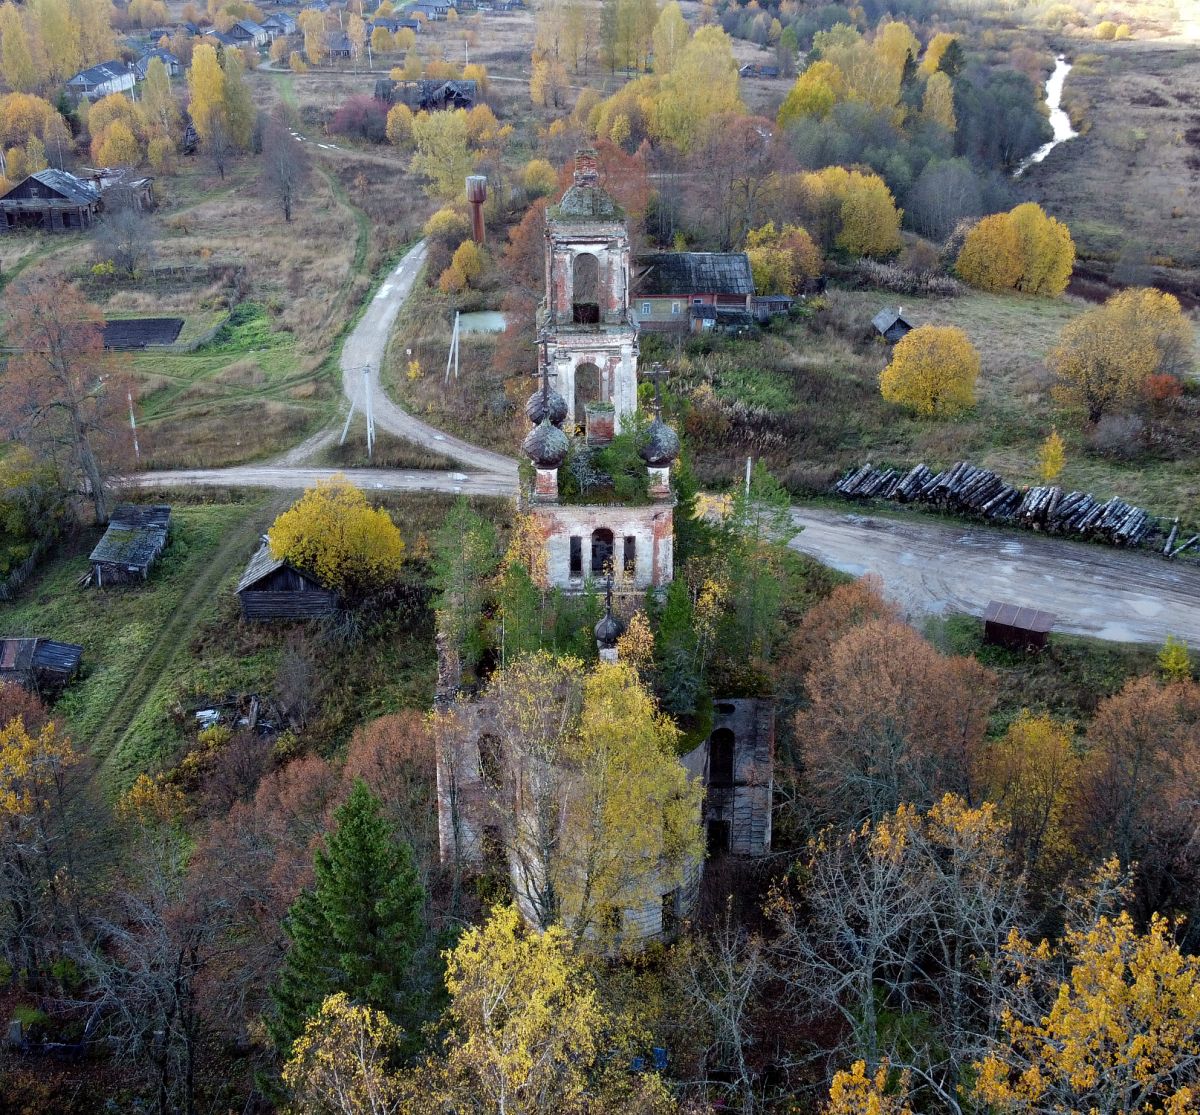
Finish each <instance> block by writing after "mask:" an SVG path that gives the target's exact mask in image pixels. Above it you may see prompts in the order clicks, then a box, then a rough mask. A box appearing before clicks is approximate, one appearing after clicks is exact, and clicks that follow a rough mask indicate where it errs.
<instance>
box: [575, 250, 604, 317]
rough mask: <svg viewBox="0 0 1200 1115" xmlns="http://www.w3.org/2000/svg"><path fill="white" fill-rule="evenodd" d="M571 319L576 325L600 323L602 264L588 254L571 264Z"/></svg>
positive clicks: (579, 256) (576, 258)
mask: <svg viewBox="0 0 1200 1115" xmlns="http://www.w3.org/2000/svg"><path fill="white" fill-rule="evenodd" d="M571 319H572V320H573V321H574V322H575V324H576V325H597V324H599V321H600V264H599V261H598V260H597V259H596V257H595V256H594V255H589V254H588V253H586V252H582V253H580V254H579V255H577V256H576V257H575V260H574V262H573V263H572V264H571Z"/></svg>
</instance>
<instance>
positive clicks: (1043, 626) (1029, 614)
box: [983, 600, 1058, 635]
mask: <svg viewBox="0 0 1200 1115" xmlns="http://www.w3.org/2000/svg"><path fill="white" fill-rule="evenodd" d="M983 618H984V622H986V623H998V624H999V625H1000V626H1001V627H1014V628H1016V629H1017V630H1018V631H1029V632H1033V633H1035V634H1038V635H1045V634H1047V633H1048V632H1049V631H1050V629H1051V628H1053V626H1054V622H1055V620H1056V619H1057V618H1058V617H1057V616H1055V615H1054V614H1053V613H1052V612H1043V611H1042V610H1041V609H1040V608H1030V607H1027V606H1025V605H1023V604H1006V603H1003V602H1002V601H1000V600H989V601H988V606H987V608H986V609H985V610H984V613H983Z"/></svg>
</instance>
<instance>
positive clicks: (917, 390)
mask: <svg viewBox="0 0 1200 1115" xmlns="http://www.w3.org/2000/svg"><path fill="white" fill-rule="evenodd" d="M978 378H979V353H978V352H976V351H975V346H974V345H972V344H971V342H970V341H969V340H968V339H967V335H966V333H964V332H963V331H962V330H961V329H958V328H955V327H954V326H952V325H921V326H918V327H917V328H916V329H914V330H913V331H912V332H911V333H909V334H908V335H907V336H905V337H904V338H903V339H902V340H901V341H900V343H899V344H897V345H896V348H895V351H894V352H893V355H892V362H891V363H890V364H889V365H888V366H887V367H886V368H884V369H883V372H882V373H881V374H880V376H879V389H880V391H881V392H882V394H883V397H884V398H885V399H887V400H888V401H889V402H892V403H899V404H901V405H902V406H906V407H908V408H909V409H910V410H913V411H916V413H917V414H921V415H926V416H930V417H934V416H936V417H953V416H954V415H956V414H959V413H961V412H962V411H964V410H966V409H967V408H968V407H969V406H971V405H972V404H973V403H974V402H975V381H976V380H977V379H978Z"/></svg>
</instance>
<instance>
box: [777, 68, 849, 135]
mask: <svg viewBox="0 0 1200 1115" xmlns="http://www.w3.org/2000/svg"><path fill="white" fill-rule="evenodd" d="M845 90H846V79H845V76H844V75H843V74H842V71H841V70H839V69H838V68H837V67H836V66H835V65H834V64H833V63H832V62H829V61H827V60H826V59H823V58H822V59H818V60H817V61H815V62H814V63H813V64H812V65H811V66H809V67H808V69H806V70H805V71H804V73H802V74H801V75H800V76H799V77H798V78H796V81H795V84H793V85H792V87H791V89H789V90H788V95H787V96H786V97H784V99H783V104H782V105H780V106H779V113H778V115H777V116H776V117H775V121H776V123H777V124H778V125H779V126H780V127H781V128H786V127H788V126H789V125H790V124H793V123H795V122H796V121H797V120H801V119H803V118H804V117H806V116H816V117H825V116H828V115H829V110H830V109H831V108H833V106H834V105H835V104H836V103H837V101H838V99H839V97H841V96H843V95H844V94H845Z"/></svg>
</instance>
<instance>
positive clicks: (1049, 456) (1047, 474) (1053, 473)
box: [1038, 429, 1067, 484]
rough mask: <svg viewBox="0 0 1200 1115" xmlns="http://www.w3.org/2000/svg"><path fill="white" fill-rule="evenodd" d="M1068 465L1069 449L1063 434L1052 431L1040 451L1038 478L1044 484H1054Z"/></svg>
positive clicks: (1055, 430)
mask: <svg viewBox="0 0 1200 1115" xmlns="http://www.w3.org/2000/svg"><path fill="white" fill-rule="evenodd" d="M1066 463H1067V447H1066V445H1065V443H1064V442H1063V439H1062V434H1060V433H1059V432H1058V430H1057V429H1052V430H1051V431H1050V433H1049V434H1047V435H1046V440H1045V441H1043V442H1042V444H1041V447H1040V448H1039V449H1038V478H1039V479H1040V480H1041V482H1042V483H1043V484H1053V483H1054V481H1055V480H1057V479H1058V477H1059V474H1060V473H1061V472H1062V470H1063V467H1064V466H1065V465H1066Z"/></svg>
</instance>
